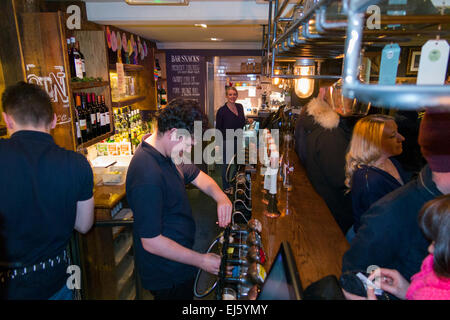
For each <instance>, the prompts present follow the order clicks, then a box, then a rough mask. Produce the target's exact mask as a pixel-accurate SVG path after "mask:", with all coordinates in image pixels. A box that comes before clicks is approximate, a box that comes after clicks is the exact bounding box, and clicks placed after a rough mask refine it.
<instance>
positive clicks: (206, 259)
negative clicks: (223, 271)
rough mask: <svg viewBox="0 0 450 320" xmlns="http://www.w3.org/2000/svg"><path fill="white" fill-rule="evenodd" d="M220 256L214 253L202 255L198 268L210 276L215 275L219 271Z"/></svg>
mask: <svg viewBox="0 0 450 320" xmlns="http://www.w3.org/2000/svg"><path fill="white" fill-rule="evenodd" d="M220 262H221V259H220V256H219V255H217V254H215V253H205V254H203V255H202V261H201V264H200V268H201V269H202V270H205V271H206V272H209V273H211V274H214V275H217V274H218V273H219V269H220Z"/></svg>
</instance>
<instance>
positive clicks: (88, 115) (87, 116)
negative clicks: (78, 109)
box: [81, 94, 93, 141]
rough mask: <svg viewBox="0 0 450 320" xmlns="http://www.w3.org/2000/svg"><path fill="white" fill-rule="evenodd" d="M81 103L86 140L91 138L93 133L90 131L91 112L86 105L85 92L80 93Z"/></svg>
mask: <svg viewBox="0 0 450 320" xmlns="http://www.w3.org/2000/svg"><path fill="white" fill-rule="evenodd" d="M81 105H82V108H83V111H84V113H85V115H86V141H87V140H90V139H92V138H93V133H92V122H91V121H92V120H91V113H90V110H89V109H88V106H87V102H86V94H82V96H81Z"/></svg>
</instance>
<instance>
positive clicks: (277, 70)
mask: <svg viewBox="0 0 450 320" xmlns="http://www.w3.org/2000/svg"><path fill="white" fill-rule="evenodd" d="M273 73H274V74H281V69H279V68H277V69H275V70H273ZM280 83H281V79H280V78H273V79H272V84H273V85H274V86H278V85H279V84H280Z"/></svg>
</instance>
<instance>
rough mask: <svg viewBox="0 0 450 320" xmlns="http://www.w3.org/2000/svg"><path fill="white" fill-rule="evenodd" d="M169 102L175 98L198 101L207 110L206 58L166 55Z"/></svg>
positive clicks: (191, 55)
mask: <svg viewBox="0 0 450 320" xmlns="http://www.w3.org/2000/svg"><path fill="white" fill-rule="evenodd" d="M166 66H167V91H168V98H169V102H170V100H172V99H175V98H186V99H193V100H197V101H198V102H199V104H200V107H201V108H202V110H203V111H204V110H205V76H206V65H205V57H204V56H200V55H195V54H178V53H177V54H173V53H169V52H167V53H166Z"/></svg>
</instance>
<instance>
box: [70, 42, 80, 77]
mask: <svg viewBox="0 0 450 320" xmlns="http://www.w3.org/2000/svg"><path fill="white" fill-rule="evenodd" d="M70 43H71V44H72V64H73V68H74V70H73V71H74V73H73V75H72V77H74V78H75V77H76V78H80V79H83V61H82V60H81V56H80V53H79V52H78V50H77V47H76V41H75V37H71V38H70Z"/></svg>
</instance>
